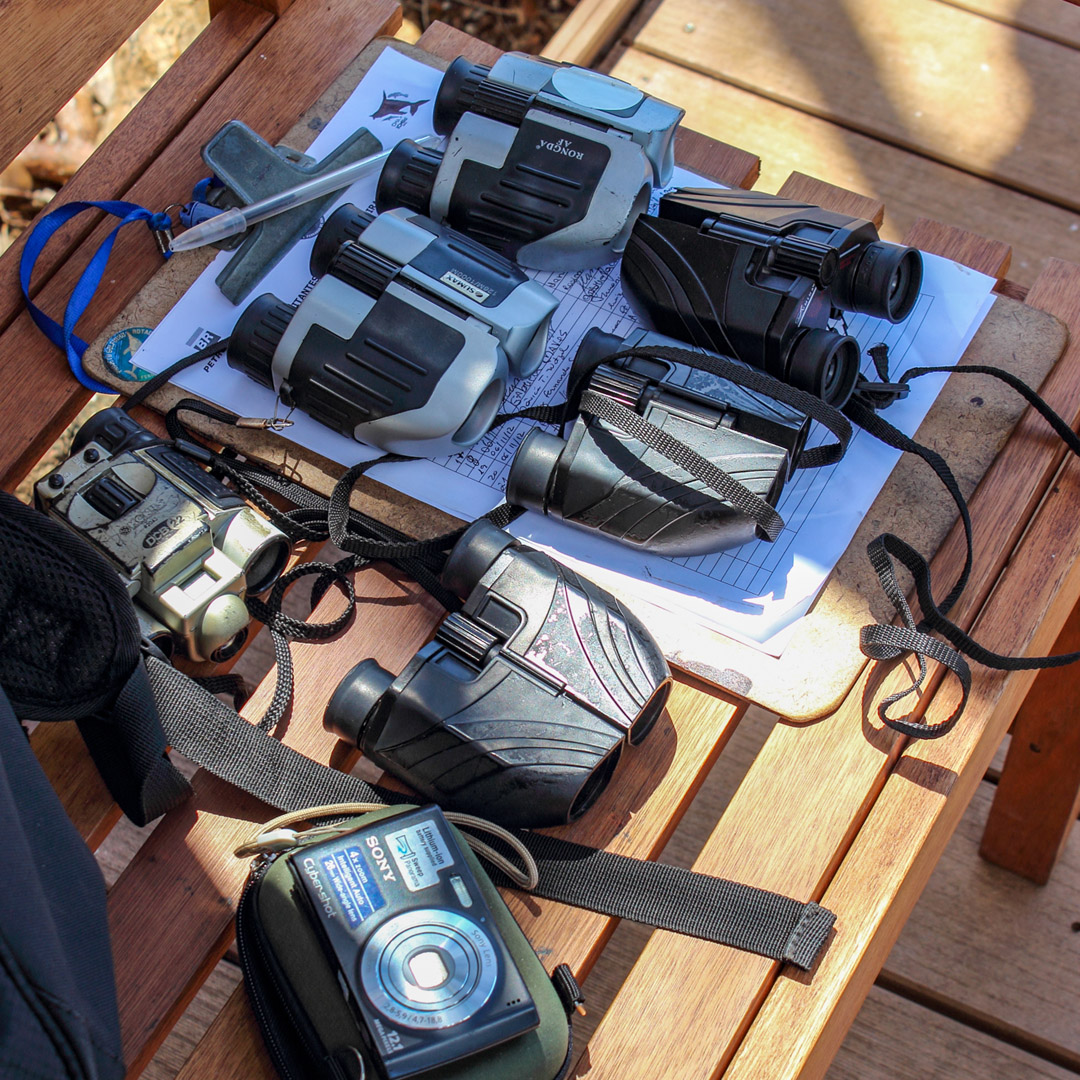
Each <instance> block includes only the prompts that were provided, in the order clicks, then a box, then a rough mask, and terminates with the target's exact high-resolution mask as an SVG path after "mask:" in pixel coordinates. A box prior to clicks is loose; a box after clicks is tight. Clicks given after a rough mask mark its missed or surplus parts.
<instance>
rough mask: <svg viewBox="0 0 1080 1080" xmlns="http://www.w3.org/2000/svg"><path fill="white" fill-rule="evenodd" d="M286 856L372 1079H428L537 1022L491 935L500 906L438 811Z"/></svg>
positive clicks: (524, 989) (385, 821)
mask: <svg viewBox="0 0 1080 1080" xmlns="http://www.w3.org/2000/svg"><path fill="white" fill-rule="evenodd" d="M368 820H370V819H368ZM288 858H289V868H290V870H291V872H292V880H293V884H294V888H295V891H296V893H297V894H298V895H299V897H300V898H301V909H302V910H304V911H306V913H307V917H308V920H309V922H310V923H311V924H312V925H313V926H314V927H315V928H316V933H317V936H318V937H319V938H320V940H321V941H322V944H323V947H324V950H325V952H326V955H327V958H328V959H329V960H330V962H331V965H332V967H333V968H334V970H335V972H336V977H337V983H336V985H335V984H331V985H335V988H336V989H338V990H339V993H340V992H343V993H344V994H345V997H346V1001H347V1003H348V1006H349V1008H350V1009H351V1010H352V1012H353V1014H354V1016H355V1018H356V1021H357V1024H358V1028H359V1032H360V1036H361V1039H362V1041H363V1043H364V1045H363V1047H360V1048H357V1049H356V1053H357V1054H358V1056H359V1057H360V1060H361V1061H362V1062H365V1063H366V1064H369V1065H371V1067H372V1070H373V1072H374V1073H375V1075H376V1076H378V1077H383V1078H386V1080H399V1078H401V1077H408V1076H416V1075H418V1074H420V1075H424V1076H428V1075H432V1072H433V1071H435V1070H438V1069H440V1067H443V1066H446V1065H449V1064H451V1063H452V1062H456V1061H459V1060H461V1059H462V1058H467V1057H470V1056H471V1055H474V1054H478V1053H480V1052H481V1051H483V1050H486V1049H488V1048H489V1047H492V1046H497V1045H499V1044H501V1043H505V1042H507V1041H508V1040H510V1039H514V1038H516V1037H518V1036H520V1035H523V1034H525V1033H526V1032H529V1031H532V1030H534V1029H536V1028H538V1027H539V1026H540V1014H539V1012H538V1010H537V1007H536V1005H535V1004H534V1002H533V997H532V994H531V993H530V992H529V987H528V986H527V984H526V982H525V980H524V979H523V978H522V974H521V972H520V971H519V969H518V965H517V964H516V963H515V962H514V957H513V955H512V954H511V952H510V949H509V948H508V947H507V945H506V943H505V941H504V940H503V936H502V934H501V933H500V924H505V921H506V920H508V919H509V918H510V916H509V913H508V912H507V911H506V909H505V907H504V906H503V908H502V911H501V912H500V913H499V915H501V918H500V917H498V916H497V915H496V913H495V912H493V910H492V908H491V906H490V905H489V903H488V901H487V899H485V890H483V889H482V888H481V886H480V883H479V881H478V879H477V876H476V875H475V874H474V873H473V871H472V869H471V868H470V860H469V859H468V858H467V857H466V854H465V852H464V850H463V848H462V845H461V844H459V843H458V840H457V837H456V835H455V833H454V831H453V830H452V829H451V827H450V825H449V824H448V823H447V821H446V818H445V817H443V814H442V812H441V811H440V810H439V808H438V807H437V806H427V807H423V808H421V809H418V810H410V811H406V812H405V813H396V814H393V815H391V816H388V817H383V818H382V819H381V820H378V821H374V822H372V823H370V824H363V825H361V826H360V827H359V828H357V829H356V830H354V831H352V832H347V833H345V834H344V835H340V836H336V837H334V838H333V839H331V840H325V841H323V842H321V843H314V844H309V845H306V846H304V847H302V848H300V849H299V851H298V852H296V853H295V854H291V855H290V856H289V857H288ZM486 891H487V892H488V894H489V895H492V896H493V897H494V898H495V902H498V897H497V894H496V893H495V892H494V890H493V889H490V888H489V889H488V890H486ZM500 906H501V905H500ZM518 936H519V937H520V935H518ZM526 948H527V946H526ZM327 1075H329V1074H327ZM334 1075H338V1073H337V1072H336V1071H335V1072H334ZM360 1075H364V1071H361V1073H360ZM438 1075H442V1074H441V1073H439V1074H438ZM372 1080H373V1078H372Z"/></svg>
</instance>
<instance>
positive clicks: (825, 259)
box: [622, 188, 922, 409]
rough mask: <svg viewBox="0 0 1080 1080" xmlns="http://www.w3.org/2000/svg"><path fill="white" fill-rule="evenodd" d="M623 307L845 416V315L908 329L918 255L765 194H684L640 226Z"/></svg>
mask: <svg viewBox="0 0 1080 1080" xmlns="http://www.w3.org/2000/svg"><path fill="white" fill-rule="evenodd" d="M622 282H623V288H624V290H625V292H626V295H627V298H628V299H629V300H630V302H631V303H632V304H633V306H634V307H635V309H636V310H637V311H638V313H639V314H640V315H641V316H642V318H643V319H644V320H645V321H646V322H648V323H649V324H650V325H651V326H653V327H654V328H655V329H657V330H659V331H661V332H662V333H665V334H670V335H671V336H673V337H677V338H679V339H680V340H682V341H689V342H692V343H693V344H694V345H699V346H701V347H703V348H708V349H715V350H716V351H717V352H720V353H723V354H725V355H728V356H733V357H737V358H738V359H739V360H742V361H744V362H746V363H748V364H753V365H754V366H755V367H760V368H762V369H764V370H765V371H766V372H768V373H769V374H770V375H773V376H774V377H775V378H777V379H781V380H782V381H784V382H786V383H790V384H791V385H792V386H795V387H798V388H799V389H801V390H806V391H809V392H810V393H812V394H816V395H817V396H818V397H820V398H822V399H823V400H824V401H825V402H826V403H828V404H830V405H833V406H835V407H836V408H838V409H839V408H842V407H843V405H844V403H845V402H846V401H847V399H848V398H849V397H850V396H851V393H852V391H853V389H854V388H855V383H856V381H857V379H858V376H859V362H860V350H859V344H858V342H857V341H856V340H855V339H854V338H853V337H851V336H849V335H848V334H846V333H840V332H839V331H837V330H833V329H832V328H831V326H830V324H831V322H832V320H833V319H835V318H836V317H838V316H839V315H840V314H841V313H842V312H845V311H850V312H859V313H862V314H865V315H870V316H873V317H876V318H881V319H887V320H889V321H890V322H894V323H895V322H900V321H901V320H903V319H905V318H906V317H907V316H908V315H909V314H910V312H911V310H912V308H913V307H914V306H915V301H916V300H917V299H918V296H919V287H920V285H921V284H922V256H921V255H920V254H919V252H918V251H917V250H916V249H915V248H909V247H903V246H901V245H899V244H889V243H885V242H884V241H882V240H879V239H878V232H877V228H876V227H875V226H874V224H873V222H870V221H864V220H863V219H862V218H854V217H849V216H848V215H846V214H834V213H832V212H831V211H828V210H823V209H821V207H819V206H812V205H810V204H808V203H802V202H797V201H796V200H794V199H783V198H780V197H779V196H777V195H768V194H766V193H764V192H760V191H724V190H719V189H714V188H684V189H680V190H676V191H672V192H669V193H668V194H667V195H665V196H664V197H663V198H662V199H661V200H660V210H659V214H658V216H655V217H653V216H651V215H645V216H642V217H639V218H638V220H637V223H636V225H635V226H634V229H633V232H632V233H631V236H630V240H629V243H628V244H627V247H626V253H625V255H624V256H623V261H622Z"/></svg>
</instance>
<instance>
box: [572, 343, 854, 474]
mask: <svg viewBox="0 0 1080 1080" xmlns="http://www.w3.org/2000/svg"><path fill="white" fill-rule="evenodd" d="M635 356H640V357H646V358H648V357H655V358H656V359H657V360H670V361H672V362H673V363H676V364H684V365H686V366H687V367H693V368H698V369H699V370H701V371H705V372H708V373H709V374H710V375H716V376H718V377H719V378H722V379H728V380H730V381H731V382H733V383H735V384H736V385H737V386H744V387H746V389H747V390H753V391H754V392H755V393H758V394H764V395H765V396H766V397H771V398H773V399H774V400H775V401H779V402H782V403H783V404H785V405H790V406H791V407H792V408H793V409H798V410H799V412H802V413H805V414H806V415H807V416H809V417H810V418H811V419H812V420H817V421H818V423H820V424H822V425H823V426H824V427H825V428H826V429H828V430H829V431H831V432H832V434H833V435H835V436H836V442H835V443H827V444H826V445H824V446H816V447H812V448H810V449H809V450H804V451H803V452H802V454H801V455H800V456H799V461H798V463H797V465H796V467H797V468H799V469H817V468H820V467H821V466H823V465H835V464H836V462H838V461H839V460H840V459H841V458H842V457H843V456H844V452H845V451H846V450H847V445H848V443H849V442H850V441H851V424H850V423H848V421H847V420H846V419H845V418H844V415H843V414H842V413H841V412H840V411H839V410H838V409H834V408H833V407H832V406H831V405H826V404H825V402H824V401H822V400H821V398H819V397H817V396H816V395H814V394H808V393H806V391H805V390H798V389H796V388H795V387H794V386H789V385H788V384H787V383H784V382H781V381H780V380H779V379H774V378H773V377H772V376H771V375H767V374H766V373H765V372H764V371H759V370H758V369H757V368H754V367H749V366H747V365H744V364H739V363H734V362H733V361H731V360H728V359H726V358H725V357H723V356H713V355H712V354H710V353H702V352H697V351H695V350H694V349H677V348H675V347H674V346H670V345H658V346H654V347H647V346H643V347H639V348H635V349H622V350H620V351H619V352H617V353H612V354H611V355H610V356H607V357H605V358H604V359H603V360H602V361H601V362H602V363H605V364H606V363H610V362H611V361H612V360H621V359H623V358H624V357H628V358H629V357H635ZM575 392H576V390H575V388H573V387H572V388H571V391H570V396H569V400H570V401H571V402H572V401H573V399H574V395H575Z"/></svg>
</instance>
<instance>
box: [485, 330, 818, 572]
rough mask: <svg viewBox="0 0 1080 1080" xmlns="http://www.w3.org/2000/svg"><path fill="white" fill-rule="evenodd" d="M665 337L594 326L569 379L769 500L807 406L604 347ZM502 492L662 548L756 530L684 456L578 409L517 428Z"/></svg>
mask: <svg viewBox="0 0 1080 1080" xmlns="http://www.w3.org/2000/svg"><path fill="white" fill-rule="evenodd" d="M668 348H675V349H683V350H685V349H686V348H687V346H685V345H684V344H683V343H682V342H679V341H675V340H674V339H673V338H668V337H664V336H663V335H662V334H656V333H653V332H651V331H648V330H635V331H633V332H632V333H631V334H629V335H628V336H627V337H625V338H619V337H616V336H615V335H613V334H607V333H605V332H604V331H602V330H600V329H598V328H594V329H592V330H590V331H589V332H588V333H587V334H586V335H585V337H584V338H583V339H582V342H581V345H580V347H579V348H578V352H577V355H576V356H575V358H574V363H573V365H572V367H571V370H570V377H569V386H570V387H571V388H576V394H575V396H577V397H580V394H581V392H582V391H584V390H591V391H593V392H594V393H596V394H600V395H602V396H603V397H605V398H608V399H610V400H611V401H614V402H616V403H618V404H620V405H623V406H624V407H625V408H627V409H629V410H630V411H631V412H633V413H635V414H636V415H638V416H640V417H642V418H643V419H644V420H646V421H647V422H648V423H649V424H651V425H652V426H653V427H655V428H658V429H660V431H662V432H663V433H664V434H665V435H667V436H669V437H670V438H671V439H673V440H677V442H678V443H679V444H680V445H681V446H684V447H687V448H688V449H690V450H692V451H694V452H695V453H696V454H698V455H699V456H700V457H702V458H704V459H706V460H707V461H709V462H711V463H712V464H713V465H715V466H716V467H717V468H719V469H720V470H722V471H723V472H725V473H727V474H728V475H729V476H731V477H733V478H734V479H735V480H737V481H738V482H739V483H740V484H742V486H743V487H744V488H746V489H747V490H748V491H749V492H750V493H751V494H753V495H755V496H757V497H758V498H759V499H761V500H763V501H764V502H765V503H766V504H767V505H769V506H771V507H775V506H776V505H777V503H778V502H779V500H780V496H781V494H782V492H783V490H784V485H785V483H786V482H787V481H788V479H790V477H791V474H792V472H793V470H794V469H795V467H796V465H797V463H798V460H799V455H800V454H801V452H802V448H803V445H804V444H805V442H806V436H807V433H808V431H809V428H810V420H809V418H808V417H807V416H806V414H805V413H802V412H800V411H799V410H798V409H795V408H793V407H791V406H790V405H786V404H784V403H783V402H780V401H777V400H776V399H774V398H771V397H769V396H767V395H766V394H763V393H759V392H756V391H754V390H750V389H747V388H746V387H745V386H741V385H739V384H738V383H736V382H733V381H732V380H730V379H725V378H723V377H721V376H719V375H713V374H708V373H706V372H704V371H701V370H698V369H695V368H693V367H692V366H690V365H689V364H683V363H678V362H676V361H672V360H668V359H660V358H658V357H652V356H647V355H646V356H632V357H619V358H617V359H608V358H609V357H613V356H614V354H617V353H620V352H622V351H624V350H627V349H642V350H647V349H661V350H662V349H668ZM691 351H692V352H697V353H700V354H702V355H703V356H708V355H714V356H715V354H709V353H707V351H706V350H703V349H695V350H691ZM724 359H727V360H728V363H734V364H735V365H736V366H737V367H739V368H744V367H747V365H742V364H739V363H738V361H731V360H730V359H729V358H724ZM506 501H507V502H508V503H510V504H511V505H513V506H523V507H525V508H527V509H529V510H535V511H536V512H537V513H541V514H547V515H549V516H551V517H556V518H559V519H560V520H562V521H565V522H566V523H567V524H568V525H573V526H574V527H576V528H579V529H587V530H590V531H593V532H599V533H602V534H603V535H604V536H607V537H608V538H609V539H612V540H617V541H618V542H619V543H622V544H627V545H629V546H631V547H634V548H637V549H638V550H640V551H648V552H654V553H657V554H661V555H669V556H686V555H705V554H708V553H710V552H714V551H721V550H723V549H725V548H732V547H738V546H739V545H741V544H745V543H747V542H749V541H751V540H753V539H755V538H758V539H763V538H765V537H764V536H763V535H762V532H761V530H760V527H759V524H758V523H757V522H756V521H755V519H754V518H753V517H751V516H750V515H748V514H747V513H746V512H744V511H743V510H741V509H739V508H738V507H737V506H735V505H733V504H732V502H730V501H728V500H725V499H724V498H723V496H722V495H721V494H720V493H718V492H716V491H715V490H713V489H711V488H710V487H709V486H707V485H706V484H705V483H704V482H703V480H702V479H700V478H699V477H697V476H695V475H694V474H693V473H692V472H691V471H690V470H689V469H688V468H687V467H685V466H683V465H680V464H677V463H676V462H674V461H673V460H672V459H671V458H670V457H667V456H665V455H664V454H663V453H661V452H660V451H659V450H657V449H654V448H653V447H652V446H649V445H647V444H646V443H644V442H642V441H641V439H639V438H636V437H635V436H634V435H632V434H630V433H628V432H627V431H625V430H623V428H621V427H620V426H619V425H618V424H616V423H612V422H610V421H606V420H603V419H600V418H599V417H597V416H594V415H591V414H589V413H587V412H582V414H581V415H579V416H578V418H577V419H576V420H575V421H574V425H573V428H572V429H571V431H570V433H569V436H568V437H567V438H566V439H563V438H560V437H558V436H556V435H552V434H549V433H548V432H546V431H544V430H542V429H540V428H534V429H533V430H532V431H530V432H529V434H528V435H526V437H525V438H524V439H523V440H522V442H521V445H520V446H519V447H518V450H517V453H516V455H515V457H514V460H513V463H512V464H511V467H510V475H509V477H508V479H507V484H506Z"/></svg>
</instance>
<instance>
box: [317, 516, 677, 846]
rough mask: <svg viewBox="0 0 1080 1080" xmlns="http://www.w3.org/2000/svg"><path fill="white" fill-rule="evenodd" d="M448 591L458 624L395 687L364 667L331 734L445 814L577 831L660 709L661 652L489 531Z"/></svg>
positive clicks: (472, 541)
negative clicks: (626, 749)
mask: <svg viewBox="0 0 1080 1080" xmlns="http://www.w3.org/2000/svg"><path fill="white" fill-rule="evenodd" d="M443 583H444V584H445V585H446V586H447V587H448V588H449V589H451V590H452V591H453V592H455V593H456V594H457V595H458V596H461V597H462V598H463V599H464V600H465V603H464V605H463V607H462V609H461V611H460V612H457V613H454V614H452V615H449V616H448V617H447V618H446V620H445V621H444V622H443V624H442V626H441V627H440V628H439V630H438V632H437V634H436V636H435V639H434V641H432V642H431V643H430V644H429V645H426V646H424V648H422V649H421V650H420V651H419V652H418V653H417V654H416V656H415V657H414V658H413V659H412V660H411V661H410V662H409V663H408V664H407V665H406V667H405V669H404V671H402V673H401V674H400V675H398V676H397V677H395V676H394V675H392V674H391V673H390V672H388V671H386V670H385V669H384V668H382V667H381V666H380V665H379V664H377V663H376V662H375V661H374V660H365V661H363V662H362V663H360V664H358V665H357V666H356V667H355V668H354V669H353V670H352V671H351V672H350V673H349V674H348V675H347V676H346V677H345V679H344V680H343V681H342V682H341V684H340V685H339V686H338V688H337V690H335V692H334V695H333V697H332V698H331V700H330V703H329V705H328V706H327V709H326V714H325V717H324V720H323V723H324V725H325V726H326V727H327V729H328V730H330V731H333V732H335V733H336V734H337V735H338V736H339V737H340V738H343V739H345V740H346V741H347V742H350V743H352V744H354V745H357V746H359V747H360V749H361V750H362V751H363V752H364V755H365V756H366V757H369V758H371V760H372V761H374V762H375V763H376V764H378V765H381V766H382V767H383V768H385V769H387V770H389V771H390V772H391V773H393V774H394V775H395V776H397V777H399V778H400V779H401V780H403V781H405V782H406V783H407V784H409V785H410V786H411V787H413V788H414V789H416V790H417V791H418V792H420V793H421V794H422V795H424V796H425V797H427V798H429V799H432V800H434V801H435V802H438V803H439V804H440V805H442V806H445V807H448V808H452V809H455V810H462V811H465V812H469V813H478V814H483V815H484V816H486V817H489V818H491V819H492V820H495V821H498V822H500V823H502V824H504V825H516V826H541V825H556V824H564V823H566V822H567V821H572V820H574V819H575V818H577V817H579V816H580V815H581V814H583V813H584V812H585V810H586V809H587V808H588V807H589V806H591V805H592V803H593V802H594V801H595V800H596V799H597V797H599V795H600V793H601V792H602V791H603V790H604V788H605V787H606V785H607V783H608V781H609V780H610V779H611V775H612V773H613V772H614V769H615V766H616V763H617V762H618V759H619V754H620V752H621V749H622V747H623V745H624V743H626V742H627V741H629V742H632V743H636V742H639V741H640V740H641V739H643V738H644V737H645V736H646V735H647V734H648V731H649V729H650V728H651V727H652V725H653V724H654V723H655V721H656V718H657V717H658V716H659V715H660V712H661V711H662V709H663V707H664V703H665V702H666V700H667V695H668V692H669V689H670V681H671V676H670V673H669V671H668V668H667V664H666V663H665V662H664V658H663V655H662V654H661V653H660V650H659V648H658V647H657V645H656V642H655V641H654V640H653V639H652V637H651V635H650V634H649V633H648V631H647V630H646V629H645V627H644V626H643V625H642V624H641V623H640V622H639V621H638V620H637V619H636V618H634V616H633V615H632V614H630V613H629V612H627V611H626V610H624V609H623V608H622V607H621V605H619V603H618V601H616V600H615V599H614V597H612V596H610V595H609V594H608V593H605V592H604V591H603V590H601V589H600V588H598V587H597V586H596V585H595V584H593V583H592V582H590V581H588V580H586V579H584V578H581V577H579V576H578V575H577V574H574V573H573V572H572V571H570V570H568V569H567V568H566V567H564V566H562V565H561V564H559V563H557V562H555V561H554V560H553V559H551V558H550V557H549V556H547V555H544V554H543V553H541V552H539V551H534V550H532V549H529V548H527V547H525V546H524V545H522V544H520V543H518V542H517V541H515V540H514V539H513V538H512V537H510V536H508V535H507V534H506V533H504V532H501V531H500V530H498V529H496V528H495V527H494V526H493V525H491V524H490V523H489V522H487V521H483V520H481V521H478V522H475V523H474V524H473V525H472V526H471V527H470V529H469V530H468V531H467V532H466V533H465V535H464V536H463V537H462V538H461V540H459V541H458V543H457V545H456V546H455V548H454V550H453V552H451V555H450V558H449V560H448V561H447V564H446V568H445V569H444V571H443Z"/></svg>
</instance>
